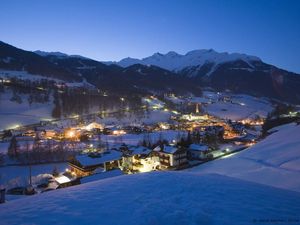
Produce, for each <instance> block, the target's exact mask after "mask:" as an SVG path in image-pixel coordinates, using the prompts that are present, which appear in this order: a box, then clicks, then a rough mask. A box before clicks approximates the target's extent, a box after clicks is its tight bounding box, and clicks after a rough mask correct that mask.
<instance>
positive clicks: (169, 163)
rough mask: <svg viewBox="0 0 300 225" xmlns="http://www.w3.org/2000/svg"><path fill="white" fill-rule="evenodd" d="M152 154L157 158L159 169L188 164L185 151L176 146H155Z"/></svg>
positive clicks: (180, 166)
mask: <svg viewBox="0 0 300 225" xmlns="http://www.w3.org/2000/svg"><path fill="white" fill-rule="evenodd" d="M153 155H154V156H157V157H158V158H159V163H160V169H168V168H176V169H178V168H183V167H185V166H186V165H187V164H188V161H187V151H186V149H184V148H178V147H176V146H167V145H164V146H157V147H156V148H155V149H153Z"/></svg>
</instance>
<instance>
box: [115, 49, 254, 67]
mask: <svg viewBox="0 0 300 225" xmlns="http://www.w3.org/2000/svg"><path fill="white" fill-rule="evenodd" d="M236 60H243V61H245V62H247V63H248V64H251V62H252V61H260V59H259V58H258V57H255V56H249V55H246V54H240V53H227V52H222V53H219V52H216V51H215V50H213V49H199V50H193V51H190V52H187V53H186V54H185V55H181V54H178V53H176V52H174V51H170V52H168V53H166V54H162V53H159V52H157V53H154V54H153V55H152V56H149V57H145V58H143V59H135V58H125V59H122V60H121V61H119V62H116V64H118V65H119V66H122V67H127V66H131V65H133V64H137V63H139V64H143V65H155V66H158V67H161V68H164V69H167V70H171V71H179V70H182V69H184V68H186V67H191V66H200V67H201V66H202V65H204V64H206V63H212V64H214V65H218V64H221V63H225V62H231V61H236Z"/></svg>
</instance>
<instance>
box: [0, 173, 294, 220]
mask: <svg viewBox="0 0 300 225" xmlns="http://www.w3.org/2000/svg"><path fill="white" fill-rule="evenodd" d="M262 196H263V197H262ZM299 211H300V194H299V193H297V192H291V191H284V190H280V189H276V188H272V187H267V186H263V185H258V184H255V183H251V182H245V181H241V180H239V179H235V178H229V177H225V176H218V175H197V174H191V173H184V172H157V173H148V174H138V175H127V176H119V177H115V178H109V179H105V180H102V181H95V182H91V183H88V184H83V185H80V186H75V187H71V188H67V189H61V190H57V191H54V192H49V193H45V194H41V195H37V196H33V197H30V201H29V198H25V199H20V200H15V201H12V202H9V203H7V204H4V205H0V217H1V224H10V225H14V224H18V225H20V224H75V223H76V224H105V225H110V224H119V225H122V224H131V225H135V224H149V225H150V224H163V225H167V224H170V225H171V224H172V225H174V224H178V225H179V224H195V225H196V224H218V225H234V224H239V225H241V224H253V223H254V222H255V221H258V222H256V224H263V223H259V220H266V219H267V220H282V221H283V222H284V223H285V222H287V221H288V220H297V219H298V216H299V214H298V213H299Z"/></svg>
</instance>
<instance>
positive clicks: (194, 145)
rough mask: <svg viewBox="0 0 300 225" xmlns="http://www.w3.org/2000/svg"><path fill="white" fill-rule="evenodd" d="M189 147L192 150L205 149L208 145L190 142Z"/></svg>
mask: <svg viewBox="0 0 300 225" xmlns="http://www.w3.org/2000/svg"><path fill="white" fill-rule="evenodd" d="M189 149H190V150H194V151H207V150H208V149H209V147H208V146H207V145H202V144H191V145H190V146H189Z"/></svg>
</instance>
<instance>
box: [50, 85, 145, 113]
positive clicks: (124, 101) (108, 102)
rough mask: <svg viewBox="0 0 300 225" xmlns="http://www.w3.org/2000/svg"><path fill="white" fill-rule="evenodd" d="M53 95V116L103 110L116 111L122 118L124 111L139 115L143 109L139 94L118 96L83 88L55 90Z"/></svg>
mask: <svg viewBox="0 0 300 225" xmlns="http://www.w3.org/2000/svg"><path fill="white" fill-rule="evenodd" d="M53 97H54V99H53V103H54V105H55V107H54V109H53V111H52V116H53V117H54V118H60V117H61V116H64V117H68V116H70V115H72V114H78V115H83V114H89V113H92V112H105V111H117V112H116V113H115V115H114V116H115V117H117V118H122V117H124V116H125V114H126V113H133V114H136V115H141V113H142V111H143V109H142V107H141V106H142V101H141V96H123V97H120V96H119V95H106V94H105V95H103V94H95V93H93V92H92V93H90V92H88V91H87V90H84V89H82V90H81V91H80V92H79V91H78V90H71V89H69V90H68V91H65V92H63V93H59V92H57V91H55V92H54V94H53Z"/></svg>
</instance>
